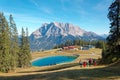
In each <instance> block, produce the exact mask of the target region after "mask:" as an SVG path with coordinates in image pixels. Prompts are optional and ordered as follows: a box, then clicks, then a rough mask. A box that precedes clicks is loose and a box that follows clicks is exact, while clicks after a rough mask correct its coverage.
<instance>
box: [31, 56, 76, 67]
mask: <svg viewBox="0 0 120 80" xmlns="http://www.w3.org/2000/svg"><path fill="white" fill-rule="evenodd" d="M76 58H77V57H76V56H49V57H44V58H40V59H37V60H34V61H32V66H50V65H56V64H60V63H66V62H71V61H74V60H75V59H76Z"/></svg>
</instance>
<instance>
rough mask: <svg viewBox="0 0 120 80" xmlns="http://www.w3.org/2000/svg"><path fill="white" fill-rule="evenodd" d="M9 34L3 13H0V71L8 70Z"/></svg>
mask: <svg viewBox="0 0 120 80" xmlns="http://www.w3.org/2000/svg"><path fill="white" fill-rule="evenodd" d="M9 34H10V32H9V25H8V22H7V20H6V19H5V17H4V15H3V13H0V71H2V72H8V71H9V70H10V35H9Z"/></svg>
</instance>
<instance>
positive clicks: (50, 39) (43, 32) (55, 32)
mask: <svg viewBox="0 0 120 80" xmlns="http://www.w3.org/2000/svg"><path fill="white" fill-rule="evenodd" d="M74 39H83V40H99V39H103V38H102V37H101V36H99V35H97V34H95V33H93V32H87V31H85V30H83V29H81V28H80V27H78V26H74V25H72V24H69V23H58V22H52V23H49V24H48V23H45V24H43V25H42V26H41V27H40V28H39V29H37V30H36V31H34V32H33V33H32V34H31V35H30V43H31V49H32V50H40V49H51V48H53V47H54V46H55V45H57V44H61V43H64V42H65V41H66V40H74Z"/></svg>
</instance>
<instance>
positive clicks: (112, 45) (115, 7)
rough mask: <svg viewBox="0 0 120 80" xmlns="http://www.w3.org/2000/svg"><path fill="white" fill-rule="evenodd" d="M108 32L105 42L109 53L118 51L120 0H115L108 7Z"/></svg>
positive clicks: (119, 46)
mask: <svg viewBox="0 0 120 80" xmlns="http://www.w3.org/2000/svg"><path fill="white" fill-rule="evenodd" d="M108 18H109V20H110V22H111V23H110V24H111V26H110V28H111V29H110V34H109V36H108V37H107V44H108V47H109V52H110V53H120V0H115V1H114V2H113V3H112V4H111V5H110V7H109V13H108Z"/></svg>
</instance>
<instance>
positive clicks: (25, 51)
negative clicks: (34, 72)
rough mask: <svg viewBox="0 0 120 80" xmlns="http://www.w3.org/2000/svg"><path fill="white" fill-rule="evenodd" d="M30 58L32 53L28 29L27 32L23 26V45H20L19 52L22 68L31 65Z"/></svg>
mask: <svg viewBox="0 0 120 80" xmlns="http://www.w3.org/2000/svg"><path fill="white" fill-rule="evenodd" d="M26 35H27V36H26ZM30 59H31V55H30V45H29V39H28V31H27V33H26V34H25V31H24V29H23V28H22V36H21V45H20V52H19V67H21V68H26V67H29V66H30Z"/></svg>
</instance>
